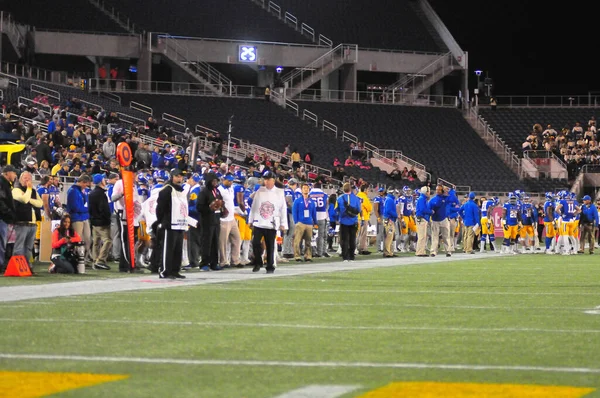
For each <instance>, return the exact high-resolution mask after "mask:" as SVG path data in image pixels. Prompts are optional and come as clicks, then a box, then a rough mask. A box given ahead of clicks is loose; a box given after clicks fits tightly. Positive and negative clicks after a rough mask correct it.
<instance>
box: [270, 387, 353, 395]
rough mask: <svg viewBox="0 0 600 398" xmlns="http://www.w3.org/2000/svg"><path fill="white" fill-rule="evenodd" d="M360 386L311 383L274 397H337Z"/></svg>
mask: <svg viewBox="0 0 600 398" xmlns="http://www.w3.org/2000/svg"><path fill="white" fill-rule="evenodd" d="M360 387H361V386H327V385H312V386H306V387H302V388H299V389H297V390H293V391H288V392H286V393H284V394H281V395H278V396H276V397H275V398H337V397H341V396H342V395H344V394H348V393H349V392H351V391H354V390H357V389H359V388H360Z"/></svg>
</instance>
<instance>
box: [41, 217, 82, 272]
mask: <svg viewBox="0 0 600 398" xmlns="http://www.w3.org/2000/svg"><path fill="white" fill-rule="evenodd" d="M82 243H83V242H81V237H80V236H79V234H77V232H75V230H74V229H73V227H72V226H71V216H70V215H68V214H65V215H63V217H62V218H61V220H60V226H59V227H58V228H56V229H55V230H54V232H53V233H52V255H51V258H50V261H51V262H52V264H51V265H50V267H49V268H48V272H50V273H51V274H53V273H59V274H75V273H78V271H77V264H78V262H79V257H80V256H79V254H78V253H77V247H78V246H79V244H82Z"/></svg>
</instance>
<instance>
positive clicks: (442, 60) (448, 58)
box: [385, 52, 453, 98]
mask: <svg viewBox="0 0 600 398" xmlns="http://www.w3.org/2000/svg"><path fill="white" fill-rule="evenodd" d="M452 59H453V58H452V53H450V52H449V53H446V54H444V55H442V56H441V57H439V58H438V59H436V60H434V61H433V62H431V63H429V64H428V65H426V66H425V67H423V68H421V70H420V71H418V72H417V73H412V74H407V75H406V76H404V77H403V78H402V79H400V80H398V81H397V82H396V83H394V84H391V85H390V86H388V87H387V88H386V90H385V91H386V92H390V91H391V92H392V95H395V94H396V90H398V89H400V90H403V91H405V90H406V89H407V87H409V85H410V84H411V83H413V82H415V81H416V79H417V78H418V77H419V76H421V75H422V76H423V77H427V76H432V77H433V76H435V75H436V73H437V72H438V71H440V70H441V71H442V74H443V71H444V67H445V66H446V64H447V63H449V64H450V65H451V63H452ZM392 98H394V97H392Z"/></svg>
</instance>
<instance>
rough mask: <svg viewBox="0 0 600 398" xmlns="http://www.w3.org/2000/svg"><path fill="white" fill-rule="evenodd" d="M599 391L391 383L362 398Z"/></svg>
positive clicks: (484, 397)
mask: <svg viewBox="0 0 600 398" xmlns="http://www.w3.org/2000/svg"><path fill="white" fill-rule="evenodd" d="M595 390H596V389H595V388H580V387H561V386H537V385H518V384H478V383H438V382H407V383H391V384H388V385H387V386H385V387H382V388H379V389H377V390H374V391H371V392H368V393H366V394H365V395H361V396H360V397H359V398H395V397H411V398H450V397H452V398H475V397H477V398H512V397H514V398H517V397H518V398H547V397H553V398H579V397H583V396H584V395H586V394H589V393H591V392H592V391H595Z"/></svg>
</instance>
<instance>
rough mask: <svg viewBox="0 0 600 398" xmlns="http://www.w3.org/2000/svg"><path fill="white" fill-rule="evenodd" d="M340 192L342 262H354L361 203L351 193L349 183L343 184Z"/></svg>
mask: <svg viewBox="0 0 600 398" xmlns="http://www.w3.org/2000/svg"><path fill="white" fill-rule="evenodd" d="M342 191H344V194H343V195H341V196H340V197H339V198H338V208H339V212H340V245H341V246H342V258H343V259H344V262H348V261H354V253H355V252H356V231H357V228H358V215H359V214H360V210H361V203H360V199H359V198H358V196H356V195H355V194H354V193H352V188H351V186H350V183H348V182H346V183H344V185H343V186H342Z"/></svg>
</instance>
